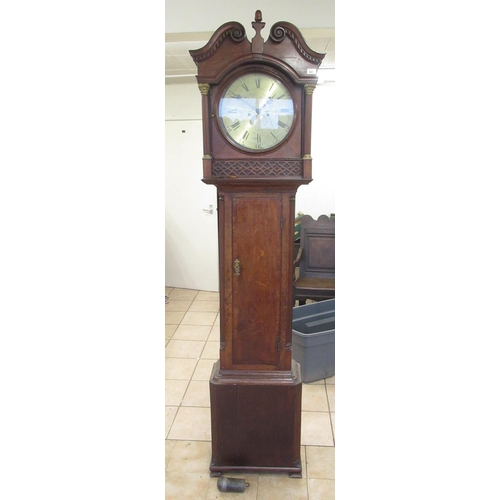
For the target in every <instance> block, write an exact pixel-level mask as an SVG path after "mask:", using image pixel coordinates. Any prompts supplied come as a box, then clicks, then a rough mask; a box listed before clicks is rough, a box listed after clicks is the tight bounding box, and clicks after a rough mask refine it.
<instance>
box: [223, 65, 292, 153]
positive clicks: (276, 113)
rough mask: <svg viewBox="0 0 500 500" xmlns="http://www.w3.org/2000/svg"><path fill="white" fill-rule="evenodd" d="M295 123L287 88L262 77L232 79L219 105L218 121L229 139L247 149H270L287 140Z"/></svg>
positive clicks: (272, 79) (257, 74)
mask: <svg viewBox="0 0 500 500" xmlns="http://www.w3.org/2000/svg"><path fill="white" fill-rule="evenodd" d="M293 119H294V106H293V100H292V97H291V96H290V93H289V92H288V90H287V89H286V87H285V86H284V85H283V84H282V83H281V82H280V81H279V80H277V79H276V78H273V77H272V76H270V75H267V74H264V73H257V72H254V73H247V74H245V75H243V76H240V77H238V78H237V79H235V80H234V81H233V82H232V83H231V84H230V85H229V87H228V88H227V90H226V91H225V92H224V94H223V96H222V98H221V99H220V103H219V120H220V123H221V125H222V129H223V130H224V131H225V134H226V135H227V136H228V137H229V139H230V140H231V141H232V142H233V143H234V144H236V145H237V146H241V147H243V148H246V149H250V150H254V151H263V150H267V149H272V148H274V147H276V146H277V145H278V144H280V143H281V142H283V140H284V139H285V138H286V137H287V136H288V134H289V132H290V130H291V128H292V124H293Z"/></svg>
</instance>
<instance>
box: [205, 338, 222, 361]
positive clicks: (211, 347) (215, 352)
mask: <svg viewBox="0 0 500 500" xmlns="http://www.w3.org/2000/svg"><path fill="white" fill-rule="evenodd" d="M219 356H220V342H207V345H206V346H205V349H203V352H202V353H201V358H202V359H219Z"/></svg>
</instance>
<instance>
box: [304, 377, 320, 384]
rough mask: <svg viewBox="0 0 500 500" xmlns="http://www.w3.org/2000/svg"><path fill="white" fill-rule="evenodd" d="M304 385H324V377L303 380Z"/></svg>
mask: <svg viewBox="0 0 500 500" xmlns="http://www.w3.org/2000/svg"><path fill="white" fill-rule="evenodd" d="M304 384H305V385H325V379H324V378H322V379H321V380H315V381H314V382H304Z"/></svg>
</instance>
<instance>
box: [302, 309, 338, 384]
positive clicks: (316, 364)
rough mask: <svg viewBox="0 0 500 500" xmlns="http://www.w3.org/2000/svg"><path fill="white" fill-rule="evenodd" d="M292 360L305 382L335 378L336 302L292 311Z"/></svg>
mask: <svg viewBox="0 0 500 500" xmlns="http://www.w3.org/2000/svg"><path fill="white" fill-rule="evenodd" d="M292 358H293V359H294V360H295V361H297V363H299V364H300V373H301V375H302V381H303V382H314V381H315V380H321V379H323V378H327V377H331V376H333V375H335V299H330V300H323V301H321V302H315V303H314V304H306V305H305V306H298V307H294V308H293V316H292Z"/></svg>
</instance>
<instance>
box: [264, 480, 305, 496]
mask: <svg viewBox="0 0 500 500" xmlns="http://www.w3.org/2000/svg"><path fill="white" fill-rule="evenodd" d="M257 498H258V500H283V499H286V500H304V499H306V498H307V479H304V478H302V479H292V478H290V477H288V474H286V475H281V474H280V475H270V474H266V475H263V474H261V475H260V477H259V491H258V497H257Z"/></svg>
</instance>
